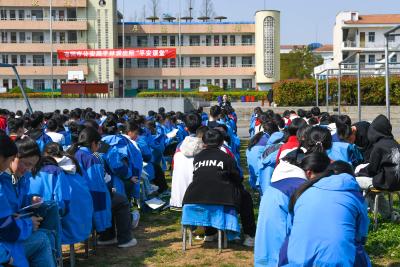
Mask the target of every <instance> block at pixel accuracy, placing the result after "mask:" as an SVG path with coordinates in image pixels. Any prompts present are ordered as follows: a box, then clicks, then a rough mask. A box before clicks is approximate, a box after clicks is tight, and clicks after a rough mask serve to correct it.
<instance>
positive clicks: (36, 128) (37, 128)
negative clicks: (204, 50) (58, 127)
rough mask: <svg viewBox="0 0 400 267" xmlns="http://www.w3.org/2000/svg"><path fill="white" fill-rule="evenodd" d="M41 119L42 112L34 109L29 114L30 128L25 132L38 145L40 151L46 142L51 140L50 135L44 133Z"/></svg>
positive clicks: (42, 117)
mask: <svg viewBox="0 0 400 267" xmlns="http://www.w3.org/2000/svg"><path fill="white" fill-rule="evenodd" d="M43 119H44V115H43V112H40V111H35V113H33V114H32V115H31V118H30V125H29V126H30V129H29V131H28V132H27V135H28V136H29V137H31V138H32V139H33V140H35V141H36V143H37V144H38V146H39V149H40V152H43V150H44V147H45V146H46V145H47V144H48V143H51V142H53V140H51V138H50V136H48V135H47V134H45V133H44V131H43Z"/></svg>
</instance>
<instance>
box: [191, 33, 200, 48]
mask: <svg viewBox="0 0 400 267" xmlns="http://www.w3.org/2000/svg"><path fill="white" fill-rule="evenodd" d="M189 45H190V46H199V45H200V36H199V35H192V36H190V37H189Z"/></svg>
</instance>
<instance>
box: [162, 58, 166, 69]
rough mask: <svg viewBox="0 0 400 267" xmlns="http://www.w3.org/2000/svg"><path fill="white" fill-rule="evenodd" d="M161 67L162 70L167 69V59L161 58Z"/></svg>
mask: <svg viewBox="0 0 400 267" xmlns="http://www.w3.org/2000/svg"><path fill="white" fill-rule="evenodd" d="M161 64H162V67H163V68H168V59H167V58H163V59H162V61H161Z"/></svg>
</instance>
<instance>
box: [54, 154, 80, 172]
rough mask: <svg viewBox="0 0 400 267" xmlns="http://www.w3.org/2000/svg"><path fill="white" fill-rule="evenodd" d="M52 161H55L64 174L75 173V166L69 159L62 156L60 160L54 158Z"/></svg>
mask: <svg viewBox="0 0 400 267" xmlns="http://www.w3.org/2000/svg"><path fill="white" fill-rule="evenodd" d="M54 159H55V160H56V161H57V163H58V166H59V167H60V168H61V169H63V170H64V171H65V172H66V173H69V174H75V173H76V165H75V164H74V162H73V161H72V160H71V159H70V158H69V157H66V156H63V157H62V158H54Z"/></svg>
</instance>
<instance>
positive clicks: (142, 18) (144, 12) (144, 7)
mask: <svg viewBox="0 0 400 267" xmlns="http://www.w3.org/2000/svg"><path fill="white" fill-rule="evenodd" d="M140 20H141V21H142V22H145V21H146V5H143V7H142V15H141V17H140Z"/></svg>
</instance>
